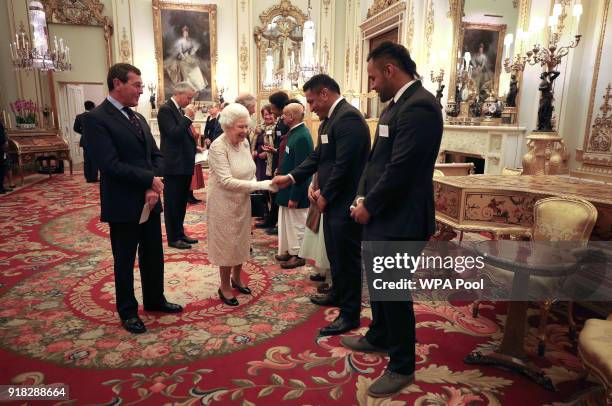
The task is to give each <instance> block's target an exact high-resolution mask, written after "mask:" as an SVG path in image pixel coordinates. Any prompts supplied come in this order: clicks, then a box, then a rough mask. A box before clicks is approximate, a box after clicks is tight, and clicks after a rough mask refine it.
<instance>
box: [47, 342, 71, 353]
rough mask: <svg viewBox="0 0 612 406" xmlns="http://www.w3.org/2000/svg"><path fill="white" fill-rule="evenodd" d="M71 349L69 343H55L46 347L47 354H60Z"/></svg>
mask: <svg viewBox="0 0 612 406" xmlns="http://www.w3.org/2000/svg"><path fill="white" fill-rule="evenodd" d="M70 348H72V342H70V341H57V342H55V343H52V344H49V345H48V346H47V351H49V352H62V351H66V350H68V349H70Z"/></svg>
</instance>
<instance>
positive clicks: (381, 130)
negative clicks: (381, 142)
mask: <svg viewBox="0 0 612 406" xmlns="http://www.w3.org/2000/svg"><path fill="white" fill-rule="evenodd" d="M378 135H380V136H381V137H385V138H389V126H388V125H382V124H381V125H379V126H378Z"/></svg>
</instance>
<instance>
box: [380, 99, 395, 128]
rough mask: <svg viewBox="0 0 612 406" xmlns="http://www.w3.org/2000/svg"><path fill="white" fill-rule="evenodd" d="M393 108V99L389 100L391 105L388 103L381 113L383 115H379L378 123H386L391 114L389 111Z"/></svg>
mask: <svg viewBox="0 0 612 406" xmlns="http://www.w3.org/2000/svg"><path fill="white" fill-rule="evenodd" d="M393 106H395V99H391V103H389V105H388V106H387V108H386V109H385V111H383V113H382V114H381V115H380V119H379V120H378V121H379V122H380V121H383V122H385V123H386V122H387V118H388V117H389V114H391V109H393Z"/></svg>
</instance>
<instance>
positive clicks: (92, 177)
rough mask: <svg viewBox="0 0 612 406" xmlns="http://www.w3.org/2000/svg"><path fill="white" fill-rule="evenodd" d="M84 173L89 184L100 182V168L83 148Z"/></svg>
mask: <svg viewBox="0 0 612 406" xmlns="http://www.w3.org/2000/svg"><path fill="white" fill-rule="evenodd" d="M83 173H84V174H85V180H86V181H87V182H95V181H97V180H98V166H97V165H96V163H95V161H94V160H93V159H91V157H90V156H89V155H88V154H87V151H86V150H85V148H83Z"/></svg>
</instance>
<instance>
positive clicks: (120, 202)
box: [83, 63, 183, 334]
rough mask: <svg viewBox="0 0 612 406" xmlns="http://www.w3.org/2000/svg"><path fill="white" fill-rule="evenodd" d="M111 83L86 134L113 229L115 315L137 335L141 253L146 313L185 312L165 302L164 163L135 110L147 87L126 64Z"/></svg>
mask: <svg viewBox="0 0 612 406" xmlns="http://www.w3.org/2000/svg"><path fill="white" fill-rule="evenodd" d="M107 83H108V89H109V95H108V97H107V98H106V100H105V101H104V102H103V103H102V104H100V105H99V106H98V107H97V108H95V109H93V110H92V111H91V112H90V113H88V114H87V115H86V116H85V117H84V120H83V130H84V131H83V134H84V135H85V136H86V137H87V139H88V145H89V146H91V151H92V158H93V159H94V161H95V163H96V164H97V166H98V167H99V168H100V174H101V176H100V205H101V211H102V213H101V216H100V220H101V221H104V222H107V223H109V226H110V239H111V246H112V250H113V259H114V272H115V295H116V301H117V312H118V313H119V317H120V318H121V324H122V325H123V327H124V328H125V329H126V330H127V331H129V332H130V333H134V334H139V333H144V332H145V331H146V330H147V329H146V327H145V325H144V323H143V322H142V320H141V319H140V318H139V317H138V301H137V300H136V297H135V296H134V260H135V258H136V251H137V250H138V265H139V269H140V279H141V283H142V298H143V302H144V308H145V310H146V311H157V312H164V313H178V312H181V311H182V310H183V308H182V307H181V306H179V305H177V304H174V303H169V302H168V301H166V298H165V296H164V251H163V247H162V234H161V222H160V213H161V204H160V202H159V196H160V194H161V193H162V191H163V190H164V184H163V183H162V178H161V177H160V176H161V174H162V171H163V157H162V155H161V153H160V151H159V149H158V148H157V145H156V144H155V140H154V139H153V136H152V135H151V130H150V128H149V126H148V125H147V122H146V120H145V119H144V117H143V116H141V115H140V114H138V113H136V112H134V110H132V109H131V107H135V106H137V105H138V99H139V98H140V95H141V94H142V89H143V87H144V86H143V84H142V79H141V77H140V70H138V68H136V67H135V66H132V65H130V64H126V63H120V64H116V65H113V66H111V68H110V69H109V71H108V78H107ZM148 211H150V213H149V215H148V217H147V212H148ZM141 219H142V223H141Z"/></svg>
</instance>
